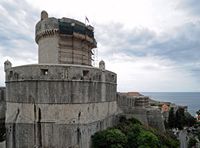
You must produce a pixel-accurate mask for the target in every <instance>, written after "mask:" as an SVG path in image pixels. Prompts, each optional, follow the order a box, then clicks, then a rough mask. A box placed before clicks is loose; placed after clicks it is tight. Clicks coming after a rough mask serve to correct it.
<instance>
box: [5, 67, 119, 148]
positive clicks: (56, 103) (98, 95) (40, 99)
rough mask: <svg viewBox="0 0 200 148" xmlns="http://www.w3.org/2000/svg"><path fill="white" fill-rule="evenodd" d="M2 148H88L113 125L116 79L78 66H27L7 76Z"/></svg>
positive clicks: (110, 75) (115, 108)
mask: <svg viewBox="0 0 200 148" xmlns="http://www.w3.org/2000/svg"><path fill="white" fill-rule="evenodd" d="M6 87H7V97H6V101H7V112H6V126H7V147H8V148H18V147H19V148H21V147H34V146H41V147H61V148H62V147H63V148H64V147H70V146H75V145H78V146H79V147H80V148H87V147H89V145H90V139H91V135H93V134H94V133H95V132H97V131H99V130H102V129H105V128H107V127H110V126H113V125H115V124H116V123H117V122H116V121H115V120H116V114H117V103H116V74H115V73H112V72H110V71H105V70H101V69H98V68H93V67H89V66H80V65H27V66H19V67H12V68H10V69H8V70H7V71H6Z"/></svg>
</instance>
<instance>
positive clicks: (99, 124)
mask: <svg viewBox="0 0 200 148" xmlns="http://www.w3.org/2000/svg"><path fill="white" fill-rule="evenodd" d="M115 124H116V116H110V117H107V118H105V119H103V120H98V121H96V122H92V123H89V124H62V123H56V124H55V123H50V122H46V123H43V122H41V123H36V124H29V123H23V124H21V123H18V124H12V123H8V124H6V125H7V129H10V130H9V132H7V139H8V140H7V148H12V147H14V148H21V147H26V148H33V147H34V145H40V146H41V147H52V148H70V147H71V148H75V147H80V148H89V147H90V146H91V136H92V135H93V134H94V133H95V132H97V131H99V130H103V129H106V128H107V127H111V126H113V125H115ZM22 135H23V136H22ZM18 136H21V137H18ZM9 141H13V142H9Z"/></svg>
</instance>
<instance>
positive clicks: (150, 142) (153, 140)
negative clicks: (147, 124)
mask: <svg viewBox="0 0 200 148" xmlns="http://www.w3.org/2000/svg"><path fill="white" fill-rule="evenodd" d="M137 140H138V145H139V148H140V147H141V148H142V147H150V148H152V147H153V148H158V147H159V140H158V137H157V136H156V135H154V134H153V133H152V132H149V131H142V132H140V134H139V136H138V138H137Z"/></svg>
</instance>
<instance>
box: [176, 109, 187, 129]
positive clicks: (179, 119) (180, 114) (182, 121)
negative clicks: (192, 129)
mask: <svg viewBox="0 0 200 148" xmlns="http://www.w3.org/2000/svg"><path fill="white" fill-rule="evenodd" d="M175 121H176V122H175V123H176V125H175V127H177V128H178V129H179V130H182V129H183V126H184V125H186V118H185V110H184V109H183V108H179V109H178V110H177V111H176V119H175Z"/></svg>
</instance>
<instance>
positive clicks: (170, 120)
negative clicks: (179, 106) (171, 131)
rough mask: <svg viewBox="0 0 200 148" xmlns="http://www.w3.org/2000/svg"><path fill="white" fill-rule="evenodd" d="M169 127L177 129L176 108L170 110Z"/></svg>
mask: <svg viewBox="0 0 200 148" xmlns="http://www.w3.org/2000/svg"><path fill="white" fill-rule="evenodd" d="M168 127H169V128H174V127H175V115H174V108H171V109H170V110H169V117H168Z"/></svg>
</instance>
